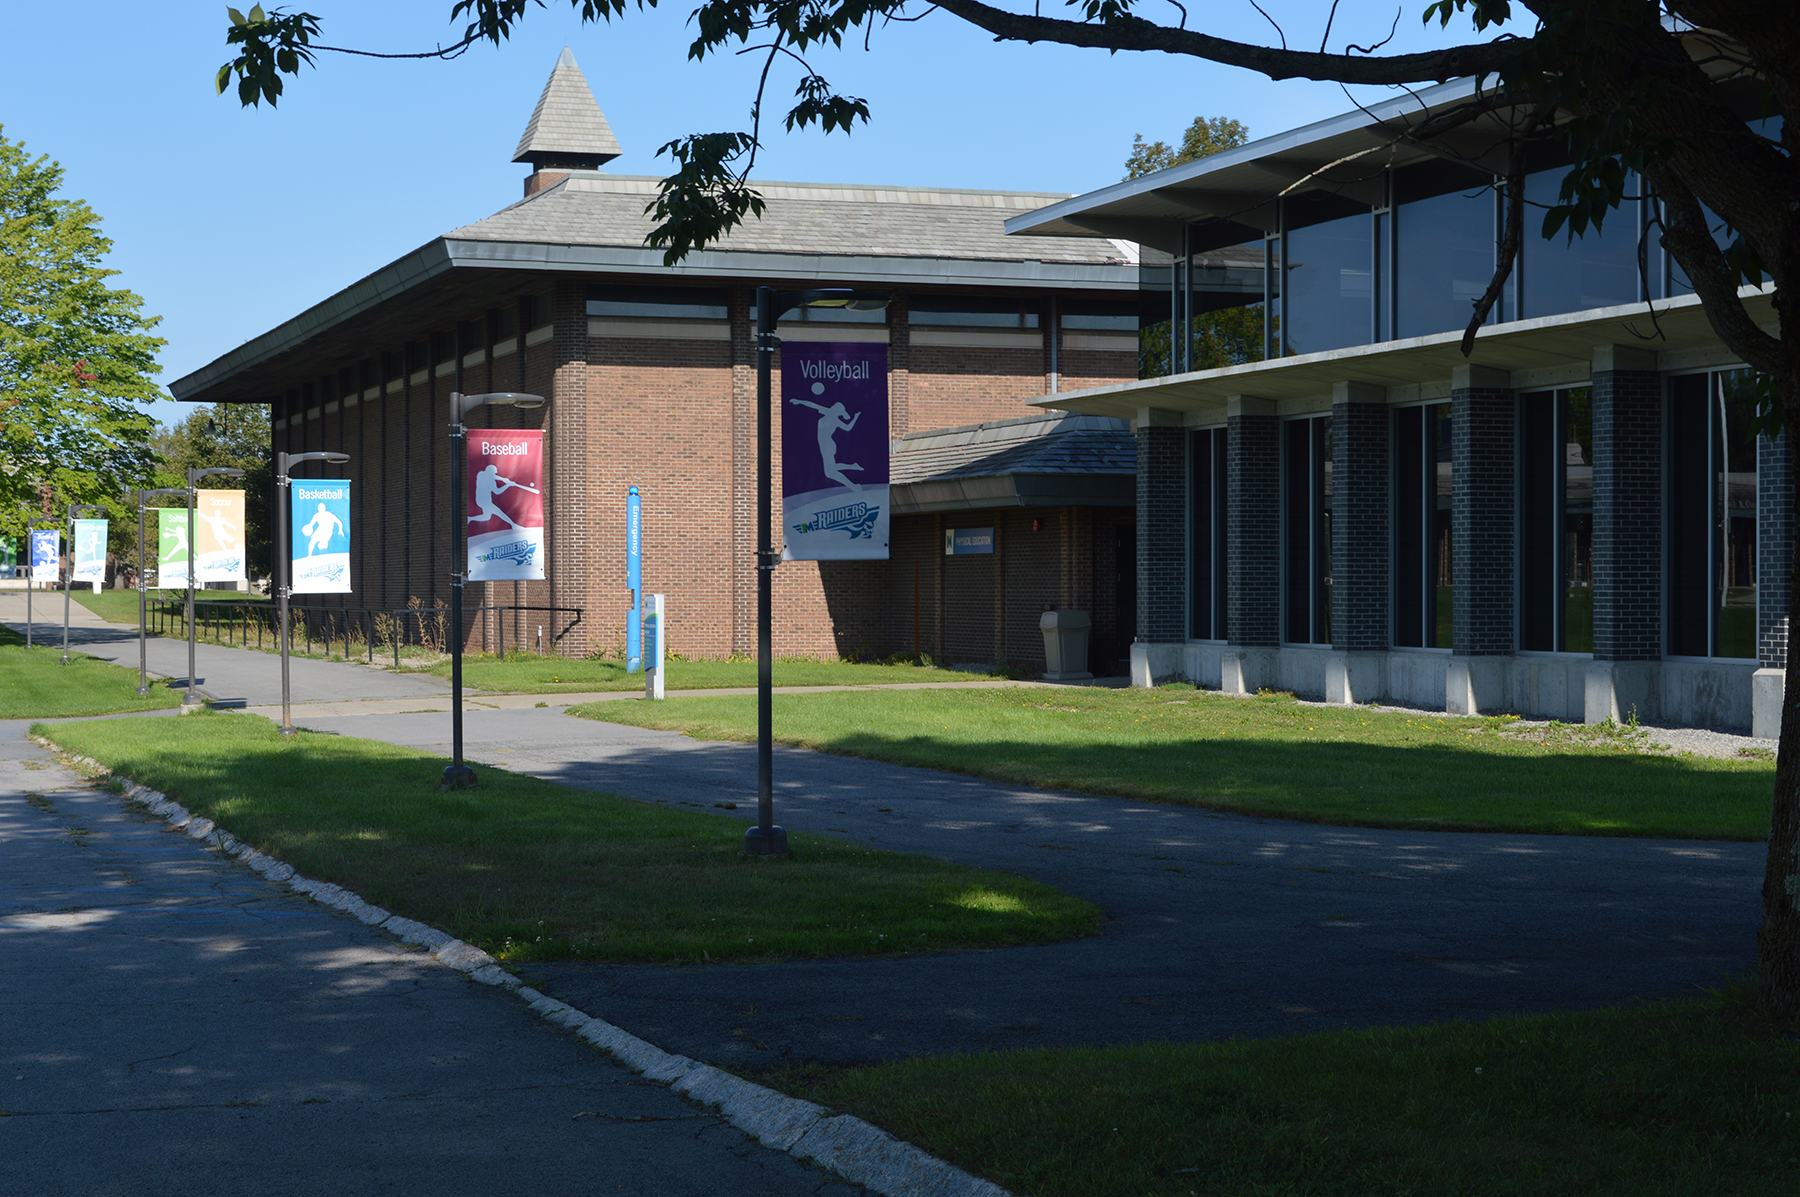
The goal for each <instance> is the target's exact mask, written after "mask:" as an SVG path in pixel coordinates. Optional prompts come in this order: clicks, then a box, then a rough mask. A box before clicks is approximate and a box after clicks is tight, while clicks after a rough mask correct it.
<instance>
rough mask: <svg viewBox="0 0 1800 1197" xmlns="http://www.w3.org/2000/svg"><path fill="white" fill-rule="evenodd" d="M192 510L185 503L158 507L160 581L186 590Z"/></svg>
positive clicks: (168, 587)
mask: <svg viewBox="0 0 1800 1197" xmlns="http://www.w3.org/2000/svg"><path fill="white" fill-rule="evenodd" d="M187 568H188V513H187V508H185V507H158V508H157V509H156V585H157V588H158V589H159V590H183V589H186V587H187V584H188V576H187Z"/></svg>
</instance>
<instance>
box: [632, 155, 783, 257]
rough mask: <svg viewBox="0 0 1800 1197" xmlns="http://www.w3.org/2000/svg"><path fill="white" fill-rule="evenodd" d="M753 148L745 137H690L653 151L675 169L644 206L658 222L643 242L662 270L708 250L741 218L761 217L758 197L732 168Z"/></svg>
mask: <svg viewBox="0 0 1800 1197" xmlns="http://www.w3.org/2000/svg"><path fill="white" fill-rule="evenodd" d="M755 148H756V138H754V137H753V136H751V135H750V134H748V133H695V134H692V135H690V136H688V137H684V138H682V139H681V140H679V141H671V142H669V143H668V144H667V145H665V146H663V147H662V148H661V149H659V150H657V151H656V153H657V156H658V157H661V156H662V155H664V154H667V155H669V156H670V157H671V158H673V159H675V161H676V163H677V164H678V169H677V170H676V172H675V173H674V174H672V175H670V176H669V177H668V178H666V179H664V180H663V181H662V189H661V191H660V192H659V194H658V195H657V197H656V199H655V200H654V201H653V202H651V203H649V204H646V205H645V206H644V211H645V212H648V213H650V214H651V215H652V216H654V217H655V218H656V219H657V221H658V222H659V223H658V224H657V226H656V227H655V228H654V229H652V230H651V231H650V235H649V236H648V237H647V238H645V241H646V242H647V243H648V244H649V245H650V246H652V247H655V248H661V249H662V250H663V265H665V266H673V265H675V263H677V262H679V261H681V260H682V259H683V258H685V257H687V256H688V254H690V253H692V252H693V251H694V250H696V249H703V248H705V247H706V246H708V245H711V244H712V243H713V242H715V241H717V240H719V239H720V238H721V237H723V236H725V234H727V233H729V232H730V231H731V230H732V229H734V228H736V227H737V226H738V225H740V224H742V223H743V221H744V217H746V216H749V215H756V216H761V215H762V214H763V198H762V195H761V194H760V193H758V192H756V191H754V190H752V189H751V188H750V186H749V185H748V184H747V183H746V182H745V181H744V178H743V176H742V174H740V173H739V172H738V171H737V170H735V169H733V164H734V163H735V162H736V161H737V160H738V159H739V158H743V157H747V156H748V155H749V154H751V153H752V152H753V151H754V150H755Z"/></svg>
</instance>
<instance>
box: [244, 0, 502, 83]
mask: <svg viewBox="0 0 1800 1197" xmlns="http://www.w3.org/2000/svg"><path fill="white" fill-rule="evenodd" d="M518 2H520V3H522V2H523V0H518ZM225 12H226V15H227V16H229V17H230V18H231V25H230V26H229V27H228V28H227V29H226V30H225V44H226V45H228V46H242V47H243V52H242V53H240V54H239V55H238V56H237V57H236V58H234V59H232V60H231V61H230V62H228V63H226V64H225V65H224V66H222V67H220V68H219V72H218V74H217V75H215V76H214V77H213V90H214V92H215V93H216V94H220V95H222V94H224V91H225V89H226V88H227V87H229V86H230V85H231V79H232V76H233V75H236V76H237V81H238V83H237V95H238V103H239V104H241V105H243V106H244V107H245V108H249V107H252V106H254V105H259V104H261V103H262V102H263V101H264V100H267V101H268V102H269V107H271V108H273V107H275V105H276V104H277V102H278V101H279V100H280V99H281V86H282V85H281V76H282V75H284V74H285V75H298V74H299V73H300V64H301V63H306V64H307V65H308V66H311V65H312V62H313V52H312V50H311V48H310V43H311V41H312V39H313V38H314V37H315V36H317V34H318V32H319V19H318V18H317V17H315V16H313V15H312V14H311V13H307V12H297V13H285V12H283V11H282V10H281V9H279V8H277V9H274V10H272V11H270V12H267V13H265V12H264V11H263V7H262V5H260V4H259V5H257V6H256V7H255V8H252V9H251V10H250V12H249V14H248V15H246V14H244V13H241V12H239V11H238V10H237V9H235V8H227V9H226V10H225Z"/></svg>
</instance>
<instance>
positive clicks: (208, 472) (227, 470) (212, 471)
mask: <svg viewBox="0 0 1800 1197" xmlns="http://www.w3.org/2000/svg"><path fill="white" fill-rule="evenodd" d="M215 475H217V476H219V477H224V478H242V477H243V476H244V471H242V470H239V469H235V468H233V467H231V466H212V467H211V468H209V469H204V470H202V469H195V468H194V467H192V466H189V467H188V472H187V516H188V518H187V533H188V534H187V551H188V559H187V632H188V675H187V695H186V697H184V698H183V699H182V700H181V705H182V706H183V707H184V708H186V707H193V706H195V705H196V703H195V702H194V695H195V693H196V692H197V691H196V689H195V686H194V668H195V667H194V502H195V499H196V494H195V486H196V484H197V483H198V482H199V481H200V479H202V478H211V477H213V476H215ZM157 581H159V582H160V581H162V579H161V578H158V579H157Z"/></svg>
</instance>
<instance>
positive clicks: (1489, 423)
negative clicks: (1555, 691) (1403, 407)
mask: <svg viewBox="0 0 1800 1197" xmlns="http://www.w3.org/2000/svg"><path fill="white" fill-rule="evenodd" d="M1517 425H1518V417H1517V413H1516V409H1515V406H1514V403H1513V392H1512V381H1511V379H1510V378H1509V377H1508V375H1507V374H1506V373H1505V372H1504V371H1501V370H1494V369H1491V368H1489V367H1486V366H1458V367H1456V371H1455V374H1454V376H1453V377H1452V380H1451V384H1450V453H1451V460H1452V462H1453V463H1454V467H1455V471H1456V490H1455V493H1454V495H1453V496H1452V498H1451V504H1450V528H1451V533H1450V535H1451V540H1452V545H1451V552H1452V554H1453V557H1452V569H1453V570H1454V574H1455V580H1454V591H1455V596H1456V609H1455V617H1454V619H1453V621H1452V627H1451V650H1450V664H1449V668H1448V671H1447V675H1446V680H1445V695H1444V702H1445V709H1446V710H1448V711H1450V712H1451V713H1452V714H1457V715H1474V714H1480V713H1482V712H1486V711H1497V710H1504V709H1506V707H1507V706H1508V705H1509V704H1510V702H1511V694H1510V693H1509V687H1508V684H1507V682H1508V669H1507V667H1506V662H1505V661H1502V660H1498V659H1497V658H1500V657H1504V656H1507V655H1510V654H1511V653H1512V651H1513V645H1514V641H1515V628H1514V623H1515V606H1516V603H1515V593H1514V588H1515V584H1516V578H1517V571H1518V546H1517V543H1516V540H1517V536H1516V534H1515V516H1514V507H1515V506H1516V499H1515V491H1516V488H1517V485H1518V479H1517V461H1516V456H1517V454H1516V453H1515V446H1516V444H1517V440H1518V429H1517Z"/></svg>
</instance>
